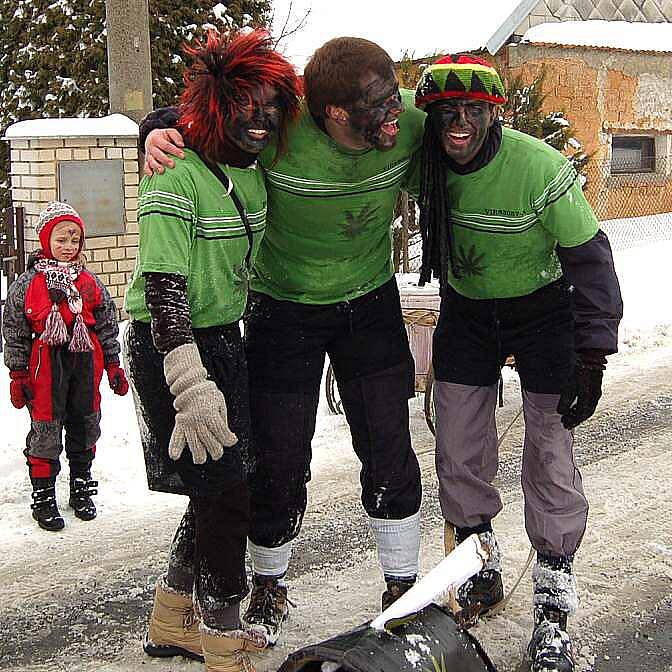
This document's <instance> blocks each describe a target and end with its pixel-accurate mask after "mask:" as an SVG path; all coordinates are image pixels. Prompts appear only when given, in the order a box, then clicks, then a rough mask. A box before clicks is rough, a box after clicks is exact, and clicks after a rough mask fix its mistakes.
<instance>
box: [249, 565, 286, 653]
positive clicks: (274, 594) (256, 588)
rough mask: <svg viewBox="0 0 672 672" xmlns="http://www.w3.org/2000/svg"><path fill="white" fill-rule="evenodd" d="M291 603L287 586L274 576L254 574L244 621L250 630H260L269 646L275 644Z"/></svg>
mask: <svg viewBox="0 0 672 672" xmlns="http://www.w3.org/2000/svg"><path fill="white" fill-rule="evenodd" d="M289 604H291V602H290V601H289V600H288V599H287V586H283V585H280V583H279V582H278V579H276V578H274V577H271V576H259V575H254V576H253V577H252V592H251V593H250V602H249V604H248V606H247V611H246V612H245V614H244V615H243V623H244V624H245V625H247V626H248V627H249V629H250V630H256V631H257V632H260V633H261V634H262V635H263V636H264V637H265V639H266V640H267V642H268V646H273V645H274V644H275V643H276V642H277V641H278V637H279V636H280V630H281V629H282V624H283V623H284V622H285V621H286V620H287V618H288V616H289ZM292 606H293V605H292Z"/></svg>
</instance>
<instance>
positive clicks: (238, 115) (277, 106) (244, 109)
mask: <svg viewBox="0 0 672 672" xmlns="http://www.w3.org/2000/svg"><path fill="white" fill-rule="evenodd" d="M282 114H283V110H282V103H281V101H280V96H279V95H278V94H277V92H276V90H275V89H274V88H273V87H270V86H264V87H263V88H258V89H255V90H254V91H252V93H251V94H250V95H249V96H241V97H240V99H239V100H238V107H237V110H236V112H235V114H234V115H233V117H232V118H231V119H230V120H229V123H228V124H227V127H226V135H227V136H228V138H229V140H231V142H232V143H233V144H234V145H235V146H236V147H237V148H238V149H241V150H242V151H244V152H247V153H249V154H259V152H261V151H262V150H264V149H265V148H266V147H267V146H268V144H269V143H270V141H271V139H272V138H273V135H274V134H275V133H276V132H277V130H278V129H279V128H280V122H281V120H282Z"/></svg>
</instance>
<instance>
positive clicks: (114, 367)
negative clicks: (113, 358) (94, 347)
mask: <svg viewBox="0 0 672 672" xmlns="http://www.w3.org/2000/svg"><path fill="white" fill-rule="evenodd" d="M105 370H106V371H107V380H108V382H109V383H110V388H111V389H112V391H113V392H114V393H115V394H118V395H119V396H120V397H123V396H124V395H125V394H126V393H127V392H128V380H126V374H125V373H124V370H123V369H122V368H121V367H120V366H119V362H110V363H109V364H108V365H107V366H106V367H105Z"/></svg>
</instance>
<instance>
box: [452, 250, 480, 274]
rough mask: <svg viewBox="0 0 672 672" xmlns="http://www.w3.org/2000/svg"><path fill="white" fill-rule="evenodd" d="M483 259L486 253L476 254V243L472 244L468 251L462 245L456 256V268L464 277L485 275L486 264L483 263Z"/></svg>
mask: <svg viewBox="0 0 672 672" xmlns="http://www.w3.org/2000/svg"><path fill="white" fill-rule="evenodd" d="M483 259H485V253H482V254H476V246H475V245H472V246H471V247H470V248H469V250H468V251H467V252H465V250H464V247H463V246H462V245H460V246H459V248H458V250H457V254H456V256H455V270H456V271H458V273H459V274H460V275H462V276H464V277H469V276H470V275H483V271H484V270H485V266H484V265H483V264H482V263H481V262H482V261H483Z"/></svg>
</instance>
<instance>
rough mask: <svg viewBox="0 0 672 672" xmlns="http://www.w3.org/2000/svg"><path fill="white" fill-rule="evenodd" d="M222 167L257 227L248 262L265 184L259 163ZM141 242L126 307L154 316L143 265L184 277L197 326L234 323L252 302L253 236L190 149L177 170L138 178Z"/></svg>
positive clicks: (260, 227) (145, 318) (261, 222)
mask: <svg viewBox="0 0 672 672" xmlns="http://www.w3.org/2000/svg"><path fill="white" fill-rule="evenodd" d="M220 168H221V169H222V170H223V171H224V172H225V173H226V175H227V176H228V177H229V178H230V179H231V180H232V181H233V184H234V188H235V192H236V194H237V195H238V198H239V199H240V201H241V202H242V204H243V206H244V208H245V210H246V212H247V217H248V221H249V223H250V228H251V230H252V234H253V241H254V244H253V247H252V255H251V262H252V261H253V260H254V257H255V255H256V253H257V251H258V248H259V243H260V241H261V239H262V237H263V233H264V229H265V228H266V190H265V188H264V179H263V174H262V171H261V169H260V168H258V167H257V166H256V164H255V165H254V166H251V167H249V168H231V167H229V166H224V165H220ZM139 191H140V196H139V205H138V226H139V229H140V242H139V245H138V256H137V260H136V264H135V270H134V272H133V277H132V279H131V282H130V284H129V287H128V289H127V291H126V302H125V309H126V311H127V312H128V313H129V315H130V316H131V317H132V318H133V319H135V320H140V321H142V322H149V320H150V315H149V311H148V310H147V306H146V305H145V281H144V277H143V273H176V274H178V275H182V276H185V277H186V278H187V296H188V299H189V308H190V312H191V322H192V325H193V326H194V327H197V328H199V327H211V326H214V325H221V324H230V323H232V322H236V321H237V320H239V319H240V317H241V316H242V314H243V310H244V309H245V304H246V302H247V290H248V278H249V273H248V270H247V268H246V265H245V258H246V256H247V253H248V250H249V239H248V235H247V232H246V230H245V226H244V225H243V222H242V220H241V218H240V216H239V214H238V210H237V209H236V206H235V205H234V203H233V200H232V199H231V196H229V195H227V194H226V192H225V189H224V186H223V185H222V183H221V182H220V181H219V180H218V179H217V178H216V177H215V175H213V173H212V172H211V171H210V170H209V169H208V168H207V167H206V166H205V164H204V163H203V162H202V161H201V160H200V159H199V158H198V156H197V155H196V154H195V153H194V152H193V151H191V150H185V159H184V161H177V162H176V165H175V168H174V169H173V170H166V171H165V172H164V173H163V174H161V175H158V174H157V175H154V176H152V177H150V178H148V177H145V178H143V180H142V182H141V183H140V190H139Z"/></svg>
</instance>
